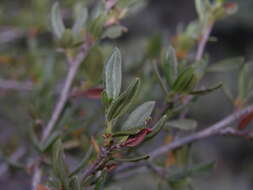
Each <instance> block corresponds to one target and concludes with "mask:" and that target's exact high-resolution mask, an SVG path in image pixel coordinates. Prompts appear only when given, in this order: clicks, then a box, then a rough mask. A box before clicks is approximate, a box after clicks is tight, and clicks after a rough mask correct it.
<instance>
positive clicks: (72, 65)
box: [32, 42, 92, 190]
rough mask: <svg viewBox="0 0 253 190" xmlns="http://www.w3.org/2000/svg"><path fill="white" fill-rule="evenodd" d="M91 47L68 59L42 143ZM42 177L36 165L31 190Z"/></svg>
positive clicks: (58, 114) (50, 129) (84, 48)
mask: <svg viewBox="0 0 253 190" xmlns="http://www.w3.org/2000/svg"><path fill="white" fill-rule="evenodd" d="M91 46H92V43H89V42H87V43H86V44H84V45H83V46H82V47H81V50H80V52H79V54H78V55H77V56H76V57H75V58H74V59H69V58H68V62H69V63H68V65H69V70H68V73H67V77H66V80H65V82H64V85H63V89H62V91H61V93H60V98H59V100H58V102H57V104H56V106H55V108H54V110H53V113H52V116H51V118H50V120H49V122H48V124H47V126H46V127H45V128H44V130H43V132H42V142H44V141H45V140H46V139H47V138H48V137H49V136H50V134H51V132H52V130H53V129H54V126H55V124H56V123H57V121H58V119H59V117H60V115H61V113H62V111H63V108H64V106H65V104H66V102H67V99H68V97H69V92H70V90H71V86H72V83H73V81H74V78H75V75H76V73H77V71H78V68H79V66H80V64H81V63H82V61H83V60H84V58H85V57H86V55H87V54H88V50H89V49H90V47H91ZM41 177H42V171H41V169H40V167H39V164H38V165H36V167H35V169H34V173H33V178H32V188H33V190H36V187H37V185H38V184H39V183H40V180H41Z"/></svg>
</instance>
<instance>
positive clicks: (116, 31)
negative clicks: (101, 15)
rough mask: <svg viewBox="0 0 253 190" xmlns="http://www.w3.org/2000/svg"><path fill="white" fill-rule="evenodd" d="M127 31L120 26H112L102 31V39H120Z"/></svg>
mask: <svg viewBox="0 0 253 190" xmlns="http://www.w3.org/2000/svg"><path fill="white" fill-rule="evenodd" d="M126 31H127V28H126V27H124V26H121V25H113V26H110V27H109V28H106V30H105V31H104V33H103V35H102V38H110V39H116V38H118V37H120V36H121V35H122V34H123V33H124V32H126Z"/></svg>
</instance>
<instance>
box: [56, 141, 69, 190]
mask: <svg viewBox="0 0 253 190" xmlns="http://www.w3.org/2000/svg"><path fill="white" fill-rule="evenodd" d="M63 157H64V154H63V149H62V142H61V140H60V139H59V140H57V141H56V142H55V144H54V146H53V161H52V166H53V171H54V174H55V176H56V177H57V178H58V179H59V180H60V181H61V183H62V185H63V186H64V188H67V187H68V170H67V166H66V163H65V162H64V158H63Z"/></svg>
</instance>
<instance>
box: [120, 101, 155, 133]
mask: <svg viewBox="0 0 253 190" xmlns="http://www.w3.org/2000/svg"><path fill="white" fill-rule="evenodd" d="M154 107H155V102H154V101H149V102H145V103H144V104H142V105H140V106H138V107H137V108H136V109H135V110H134V111H133V112H132V113H131V114H130V115H129V117H128V119H127V120H126V121H125V123H124V124H123V126H122V128H121V129H122V130H129V129H133V127H134V128H139V127H141V126H143V125H144V126H145V124H146V121H147V120H148V119H149V117H150V115H151V113H152V111H153V109H154Z"/></svg>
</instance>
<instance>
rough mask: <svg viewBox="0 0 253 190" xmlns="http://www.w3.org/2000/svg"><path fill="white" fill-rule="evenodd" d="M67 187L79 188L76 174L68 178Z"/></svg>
mask: <svg viewBox="0 0 253 190" xmlns="http://www.w3.org/2000/svg"><path fill="white" fill-rule="evenodd" d="M69 187H70V189H71V190H81V185H80V182H79V178H78V176H73V177H71V178H70V180H69Z"/></svg>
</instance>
